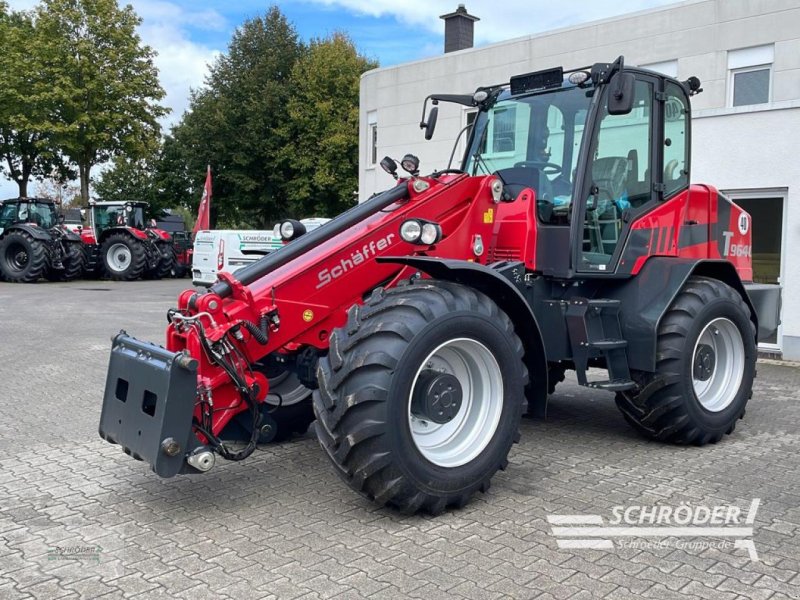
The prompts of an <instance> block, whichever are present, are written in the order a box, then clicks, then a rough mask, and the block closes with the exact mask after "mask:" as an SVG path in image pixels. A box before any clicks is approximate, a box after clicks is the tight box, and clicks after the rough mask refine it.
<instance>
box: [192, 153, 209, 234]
mask: <svg viewBox="0 0 800 600" xmlns="http://www.w3.org/2000/svg"><path fill="white" fill-rule="evenodd" d="M210 217H211V165H208V173H206V184H205V186H203V197H202V199H201V200H200V208H199V209H197V223H195V224H194V230H193V233H195V234H196V233H197V232H198V231H204V230H206V229H210V228H211V225H210V222H209V221H210Z"/></svg>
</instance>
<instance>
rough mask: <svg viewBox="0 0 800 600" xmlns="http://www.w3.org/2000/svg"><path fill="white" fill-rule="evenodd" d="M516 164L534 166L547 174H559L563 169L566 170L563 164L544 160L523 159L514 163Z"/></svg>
mask: <svg viewBox="0 0 800 600" xmlns="http://www.w3.org/2000/svg"><path fill="white" fill-rule="evenodd" d="M514 166H515V167H532V168H534V169H539V170H541V172H542V173H544V174H545V175H557V174H558V173H561V171H563V170H564V168H563V167H562V166H561V165H557V164H556V163H551V162H547V161H544V160H523V161H520V162H518V163H514ZM546 169H549V170H546Z"/></svg>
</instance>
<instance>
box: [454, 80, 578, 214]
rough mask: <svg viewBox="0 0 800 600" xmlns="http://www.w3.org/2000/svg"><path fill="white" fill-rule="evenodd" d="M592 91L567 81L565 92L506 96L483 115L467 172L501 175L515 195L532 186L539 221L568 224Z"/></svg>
mask: <svg viewBox="0 0 800 600" xmlns="http://www.w3.org/2000/svg"><path fill="white" fill-rule="evenodd" d="M593 91H594V89H593V87H591V86H588V87H587V86H585V87H576V86H573V85H572V84H570V83H568V82H566V81H565V82H564V83H563V84H562V87H561V88H558V89H555V90H549V91H546V92H539V93H534V94H529V95H521V96H515V97H512V96H511V94H510V92H508V91H504V92H502V93H501V95H500V97H499V99H498V101H497V102H496V103H495V105H494V106H493V107H492V108H491V109H489V110H488V111H481V112H480V113H479V114H478V117H477V119H476V121H475V125H474V127H475V130H474V133H473V135H472V137H471V143H470V148H469V150H468V152H467V155H466V157H465V171H467V172H468V173H470V174H472V175H480V174H490V173H497V174H498V175H499V176H500V177H501V178H502V179H503V181H504V182H505V185H506V190H507V191H508V192H509V193H511V194H512V195H514V196H516V195H517V194H518V193H519V192H520V191H522V189H524V188H532V189H533V190H534V191H535V192H536V200H537V209H538V210H537V213H538V215H539V219H540V220H541V221H542V222H544V223H548V224H554V225H557V224H564V225H566V224H567V223H568V217H569V210H570V206H571V204H572V196H573V194H574V191H575V166H576V164H577V161H578V151H579V149H580V145H581V140H582V138H583V133H584V126H585V123H586V115H587V113H588V111H589V105H590V103H591V101H592V95H593Z"/></svg>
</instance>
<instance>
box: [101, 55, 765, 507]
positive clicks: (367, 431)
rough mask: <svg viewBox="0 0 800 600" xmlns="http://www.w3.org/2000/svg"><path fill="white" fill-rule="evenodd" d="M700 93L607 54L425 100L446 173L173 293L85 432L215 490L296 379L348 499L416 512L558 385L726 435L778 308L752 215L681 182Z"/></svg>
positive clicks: (493, 449) (126, 351)
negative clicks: (158, 328)
mask: <svg viewBox="0 0 800 600" xmlns="http://www.w3.org/2000/svg"><path fill="white" fill-rule="evenodd" d="M698 91H700V82H699V80H697V79H696V78H691V79H689V80H687V81H685V82H679V81H676V80H674V79H672V78H669V77H665V76H664V75H661V74H658V73H653V72H649V71H646V70H642V69H635V68H626V67H625V66H624V62H623V59H622V57H620V58H619V59H617V60H616V61H615V62H613V63H599V64H595V65H593V66H590V67H584V68H580V69H575V70H571V71H564V70H563V69H562V68H560V67H559V68H554V69H549V70H546V71H539V72H535V73H529V74H525V75H521V76H517V77H512V78H511V80H510V83H509V84H504V85H497V86H491V87H485V88H480V89H478V90H477V91H476V92H475V93H474V94H472V95H463V96H460V95H433V96H430V97H429V98H428V99H426V101H425V105H423V120H424V122H423V123H421V126H422V127H423V128H424V129H425V136H426V138H427V139H430V137H431V135H432V134H433V131H434V127H435V123H436V117H437V114H438V106H435V105H437V104H439V103H441V102H455V103H459V104H462V105H465V106H469V107H474V108H475V109H476V110H477V116H476V119H475V121H474V124H473V125H472V126H470V127H468V128H467V129H466V135H467V150H466V153H465V155H464V157H463V159H462V161H461V164H460V166H459V168H450V169H446V170H440V171H435V172H433V173H430V174H429V175H425V176H421V175H420V174H419V161H418V160H417V159H416V158H415V157H414V156H411V155H407V156H405V157H404V158H403V160H402V161H401V164H402V167H403V169H404V170H405V171H406V172H407V173H408V176H407V177H398V175H397V172H396V171H397V166H396V164H395V162H394V161H393V160H391V159H388V158H387V159H385V160H384V161H383V166H384V168H385V169H386V170H387V171H389V172H390V173H391V174H393V175H394V176H395V178H396V179H398V181H397V185H396V186H395V187H393V188H391V189H389V190H388V191H385V192H383V193H380V194H377V195H375V196H374V197H372V198H371V199H369V200H367V201H366V202H364V203H362V204H360V205H358V206H356V207H354V208H352V209H350V210H348V211H347V212H345V213H343V214H341V215H340V216H338V217H337V218H335V219H333V220H332V221H331V222H329V223H327V224H326V225H324V226H322V227H320V228H319V229H317V230H315V231H313V232H310V233H307V234H306V235H303V236H300V237H298V238H297V239H295V240H294V241H292V242H291V243H289V244H287V245H286V246H284V247H283V248H281V249H280V250H278V251H276V252H273V253H272V254H270V255H268V256H266V257H264V258H263V259H261V260H259V261H258V262H256V263H254V264H252V265H250V266H248V267H246V268H244V269H242V270H240V271H238V272H237V273H236V275H235V276H233V275H230V274H228V273H224V272H223V273H221V274H220V275H219V281H218V282H217V283H216V284H214V285H213V286H211V287H210V288H209V289H208V290H207V291H204V292H197V291H195V290H187V291H185V292H183V293H182V294H181V295H180V297H179V299H178V305H177V308H174V309H172V310H170V311H169V313H168V319H169V325H168V327H167V340H166V348H162V347H160V346H157V345H154V344H151V343H147V342H143V341H139V340H137V339H135V338H133V337H131V336H129V335H127V334H126V333H125V332H124V331H123V332H121V333H120V334H119V335H117V336H115V337H114V338H113V347H112V351H111V360H110V364H109V369H108V378H107V383H106V389H105V397H104V403H103V410H102V416H101V422H100V435H101V436H102V437H103V438H105V439H106V440H108V441H110V442H114V443H117V444H120V445H121V446H122V447H123V449H124V450H125V452H127V453H128V454H130V455H132V456H133V457H135V458H137V459H140V460H144V461H146V462H148V463H149V464H150V465H151V466H152V469H153V470H154V471H155V472H156V473H157V474H158V475H160V476H162V477H171V476H173V475H176V474H178V473H197V472H204V471H208V470H209V469H211V468H212V467H213V465H214V464H215V459H216V458H217V457H222V458H225V459H229V460H241V459H243V458H245V457H247V456H248V455H250V454H251V453H252V452H253V450H254V448H255V447H256V445H257V444H258V443H260V442H264V441H268V440H269V439H270V438H271V437H273V436H274V435H275V434H276V431H277V430H278V429H280V428H282V427H290V428H291V427H293V426H295V427H296V426H297V425H298V423H297V422H294V423H293V422H292V419H291V417H290V416H289V413H291V412H292V411H295V413H296V411H297V408H298V402H292V403H289V402H287V401H286V399H285V398H283V397H282V395H280V394H276V393H274V389H273V382H275V381H277V380H278V379H279V378H280V377H281V375H285V374H287V373H290V374H291V375H293V376H294V377H296V378H297V379H298V380H299V381H300V382H301V383H302V384H303V386H304V387H305V388H307V393H306V395H305V396H303V395H301V396H302V397H301V399H300V401H299V405H301V406H302V405H303V403H306V406H307V403H311V402H313V410H314V415H315V417H316V422H315V429H316V434H317V436H318V438H319V441H320V444H321V446H322V449H323V450H324V452H325V454H326V455H327V456H328V458H329V459H330V460H331V462H332V463H333V465H334V466H335V468H336V471H337V472H338V473H339V475H340V476H341V477H342V479H343V480H344V481H345V482H346V483H347V484H348V485H349V486H350V487H351V488H353V489H354V490H356V491H358V492H359V493H361V494H363V495H365V496H366V497H368V498H370V499H371V500H373V501H375V502H377V503H379V504H382V505H383V504H385V505H389V506H392V507H394V508H396V509H399V510H402V511H404V512H408V513H414V512H417V511H427V512H430V513H432V514H436V513H439V512H441V511H442V510H444V509H445V508H446V507H448V506H461V505H463V504H465V503H466V502H467V501H468V500H469V498H470V497H471V496H472V495H473V493H474V492H476V491H477V490H481V491H484V490H486V489H487V488H488V486H489V483H490V479H491V478H492V476H493V475H494V474H495V472H496V471H497V470H498V469H503V468H504V467H505V466H506V464H507V456H508V454H509V451H510V449H511V446H512V444H513V443H514V442H516V441H517V440H518V439H519V423H520V417H521V414H522V412H523V405H524V404H525V402H526V401H527V404H528V410H529V411H531V412H532V413H533V414H536V415H543V414H544V411H545V408H546V402H547V395H548V390H549V389H552V387H553V386H554V385H555V383H557V381H559V380H560V379H561V378H563V373H564V370H565V369H574V370H575V371H576V373H577V379H578V382H579V383H580V384H581V385H584V386H589V387H591V388H595V389H598V390H607V391H611V392H615V393H616V402H617V405H618V407H619V409H620V411H621V412H622V415H623V416H624V418H625V419H626V420H627V421H628V422H629V423H630V424H631V425H632V426H633V427H635V428H636V429H637V430H638V431H640V432H641V433H642V434H644V435H646V436H649V437H651V438H655V439H659V440H663V441H666V442H674V443H680V444H696V445H702V444H706V443H709V442H711V443H714V442H717V441H719V440H720V439H721V438H722V437H723V436H724V435H725V434H729V433H731V432H732V431H733V429H734V427H735V425H736V422H737V420H738V419H740V418H742V416H743V415H744V412H745V405H746V404H747V401H748V399H749V398H750V396H751V394H752V384H753V378H754V376H755V362H756V343H757V339H758V337H759V334H760V335H761V336H767V335H769V334H770V333H772V331H773V330H774V329H775V328H776V327H777V314H778V305H779V301H780V290H779V288H777V287H773V286H758V285H754V284H752V283H743V282H750V281H751V280H752V271H751V260H750V255H751V234H752V227H751V220H750V216H749V215H748V214H747V213H745V212H744V211H743V210H741V209H740V208H739V207H738V206H736V205H735V204H734V203H732V202H731V201H730V200H729V199H728V198H726V197H725V196H724V195H722V194H721V193H719V192H718V191H717V190H716V189H714V188H713V187H711V186H709V185H697V184H695V185H691V184H690V183H689V176H690V173H689V147H690V123H691V120H690V107H689V106H690V105H689V99H690V96H691V95H693V94H695V93H697V92H698ZM429 101H430V102H432V104H433V105H434V106H433V107H432V108H431V112H430V113H429V114H428V116H427V118H426V117H425V114H426V109H427V104H428V102H429ZM591 367H599V368H601V369H605V370H606V371H607V373H608V375H607V377H606V378H605V379H603V380H593V379H591V378H590V377H589V376H588V374H587V372H588V370H589V368H591ZM311 390H313V400H311V399H308V396H310V395H311ZM237 442H238V443H237Z"/></svg>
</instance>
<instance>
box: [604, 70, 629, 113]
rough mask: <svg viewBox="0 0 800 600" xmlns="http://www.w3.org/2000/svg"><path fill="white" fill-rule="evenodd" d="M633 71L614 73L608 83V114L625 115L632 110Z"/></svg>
mask: <svg viewBox="0 0 800 600" xmlns="http://www.w3.org/2000/svg"><path fill="white" fill-rule="evenodd" d="M635 83H636V79H635V78H634V76H633V73H624V72H619V73H616V74H615V75H614V76H613V77H612V78H611V81H610V82H609V84H608V114H610V115H627V114H628V113H630V112H631V110H633V95H634V91H633V88H634V84H635Z"/></svg>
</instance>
